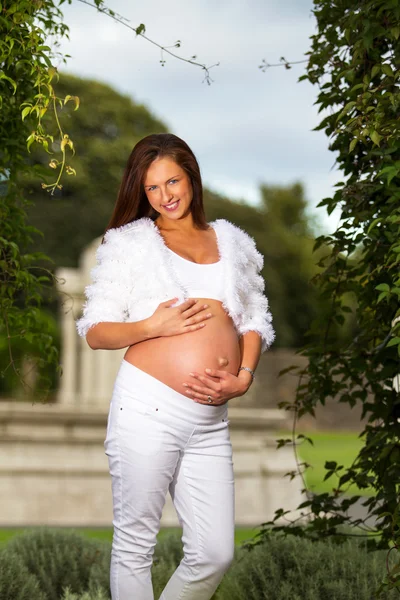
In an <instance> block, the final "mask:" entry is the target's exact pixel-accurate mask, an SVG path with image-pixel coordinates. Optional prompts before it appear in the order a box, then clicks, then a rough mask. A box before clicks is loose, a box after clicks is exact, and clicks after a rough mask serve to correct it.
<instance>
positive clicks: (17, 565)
mask: <svg viewBox="0 0 400 600" xmlns="http://www.w3.org/2000/svg"><path fill="white" fill-rule="evenodd" d="M0 598H1V600H45V596H44V594H43V592H42V591H41V589H40V585H39V582H38V580H37V579H36V577H35V576H34V575H32V574H31V573H29V571H28V569H27V568H26V567H25V565H24V563H23V561H22V560H21V558H20V557H19V556H18V555H17V554H15V553H14V552H6V551H5V550H4V549H2V550H1V551H0Z"/></svg>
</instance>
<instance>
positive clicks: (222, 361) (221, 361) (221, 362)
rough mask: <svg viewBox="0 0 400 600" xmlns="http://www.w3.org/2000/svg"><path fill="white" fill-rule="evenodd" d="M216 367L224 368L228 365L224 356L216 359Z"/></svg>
mask: <svg viewBox="0 0 400 600" xmlns="http://www.w3.org/2000/svg"><path fill="white" fill-rule="evenodd" d="M218 365H219V366H220V367H226V366H227V365H229V360H228V359H227V358H226V356H220V357H219V359H218Z"/></svg>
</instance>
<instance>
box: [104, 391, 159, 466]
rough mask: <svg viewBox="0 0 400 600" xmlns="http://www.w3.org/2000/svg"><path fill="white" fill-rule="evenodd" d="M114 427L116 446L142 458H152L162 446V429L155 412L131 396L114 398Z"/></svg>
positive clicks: (122, 394) (120, 395)
mask: <svg viewBox="0 0 400 600" xmlns="http://www.w3.org/2000/svg"><path fill="white" fill-rule="evenodd" d="M115 403H116V406H115V409H116V414H115V427H116V436H117V440H118V444H119V445H120V446H121V447H122V446H123V447H124V448H126V449H127V450H129V451H132V452H136V453H137V454H141V455H142V456H154V455H155V454H158V453H159V452H160V451H161V449H162V446H163V441H164V436H165V433H164V427H163V423H162V422H161V420H160V419H159V418H158V414H157V410H156V409H155V408H154V407H152V406H150V405H148V404H146V403H145V402H143V401H141V400H138V399H136V398H134V397H132V396H131V395H128V394H124V393H120V394H118V395H116V398H115Z"/></svg>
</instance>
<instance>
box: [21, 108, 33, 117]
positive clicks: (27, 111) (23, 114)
mask: <svg viewBox="0 0 400 600" xmlns="http://www.w3.org/2000/svg"><path fill="white" fill-rule="evenodd" d="M30 112H31V107H30V106H26V107H25V108H24V110H23V111H22V115H21V116H22V120H24V119H25V117H26V116H27V115H29V113H30Z"/></svg>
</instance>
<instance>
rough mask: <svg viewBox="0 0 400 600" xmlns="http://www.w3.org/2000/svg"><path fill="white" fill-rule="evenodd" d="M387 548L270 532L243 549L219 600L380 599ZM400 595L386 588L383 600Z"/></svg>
mask: <svg viewBox="0 0 400 600" xmlns="http://www.w3.org/2000/svg"><path fill="white" fill-rule="evenodd" d="M386 556H387V552H386V551H379V552H373V553H368V552H367V550H366V549H365V547H364V546H363V545H362V544H360V543H358V542H357V541H355V540H346V542H345V543H344V544H343V545H336V544H334V543H333V542H332V541H323V542H322V541H318V542H311V541H309V540H304V539H300V538H295V537H293V536H290V537H287V538H284V537H283V536H282V535H271V536H270V537H269V538H267V539H266V542H265V543H263V544H260V545H258V546H256V547H255V548H253V549H252V550H251V551H248V550H244V549H241V550H240V553H239V554H238V555H237V556H236V557H235V560H234V562H233V563H232V565H231V568H230V569H229V571H228V572H227V573H226V574H225V576H224V578H223V580H222V582H221V585H220V587H219V589H218V591H217V594H216V597H217V598H218V600H264V599H266V598H268V600H288V599H289V598H290V600H305V599H307V600H327V599H329V600H376V598H377V597H376V595H375V590H376V589H377V588H378V586H379V583H380V581H381V580H382V578H383V576H384V573H385V560H386ZM397 597H398V596H395V595H394V591H393V594H391V593H390V592H386V593H385V595H384V596H382V598H384V599H385V600H391V599H392V598H393V599H394V598H397Z"/></svg>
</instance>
